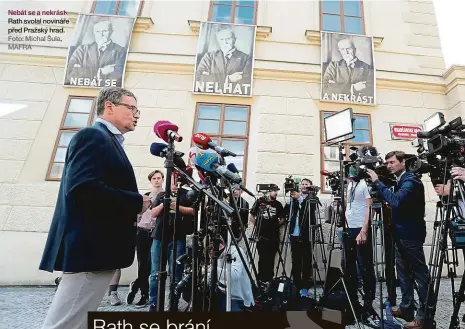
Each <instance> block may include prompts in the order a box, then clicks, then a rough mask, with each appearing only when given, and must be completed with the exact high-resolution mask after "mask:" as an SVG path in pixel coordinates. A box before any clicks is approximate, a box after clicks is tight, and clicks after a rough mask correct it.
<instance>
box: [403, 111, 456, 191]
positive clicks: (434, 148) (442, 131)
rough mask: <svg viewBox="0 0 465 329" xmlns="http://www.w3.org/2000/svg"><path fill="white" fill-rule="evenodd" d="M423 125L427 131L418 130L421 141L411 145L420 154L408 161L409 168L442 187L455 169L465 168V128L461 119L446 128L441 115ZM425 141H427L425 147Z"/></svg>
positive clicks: (438, 114) (429, 119) (432, 117)
mask: <svg viewBox="0 0 465 329" xmlns="http://www.w3.org/2000/svg"><path fill="white" fill-rule="evenodd" d="M424 123H425V131H419V132H418V133H417V136H418V139H416V140H414V141H413V142H412V145H413V146H414V147H416V148H417V155H412V156H411V157H409V158H408V159H407V160H406V168H407V170H408V171H410V172H413V173H416V174H419V175H422V174H426V173H428V174H429V176H430V177H431V182H432V183H433V185H436V184H443V183H445V182H446V181H447V180H448V179H449V178H450V169H451V168H452V167H454V166H459V167H464V165H465V131H464V129H465V125H463V124H462V118H461V117H457V118H455V119H454V120H452V121H450V122H449V123H448V124H447V125H445V123H446V122H445V120H444V114H442V113H440V112H437V113H435V114H433V115H432V116H430V117H429V118H427V119H426V120H425V121H424ZM441 127H442V128H441ZM424 138H428V140H426V148H425V140H424Z"/></svg>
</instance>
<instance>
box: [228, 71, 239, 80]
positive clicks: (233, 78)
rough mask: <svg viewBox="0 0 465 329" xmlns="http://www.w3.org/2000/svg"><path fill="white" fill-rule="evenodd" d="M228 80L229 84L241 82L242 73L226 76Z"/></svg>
mask: <svg viewBox="0 0 465 329" xmlns="http://www.w3.org/2000/svg"><path fill="white" fill-rule="evenodd" d="M228 78H229V81H231V82H237V81H239V80H242V72H236V73H233V74H231V75H228Z"/></svg>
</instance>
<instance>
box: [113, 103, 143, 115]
mask: <svg viewBox="0 0 465 329" xmlns="http://www.w3.org/2000/svg"><path fill="white" fill-rule="evenodd" d="M113 104H114V105H122V106H125V107H126V108H128V109H129V110H131V112H132V114H133V115H139V114H140V111H139V110H138V109H137V106H134V105H129V104H126V103H113Z"/></svg>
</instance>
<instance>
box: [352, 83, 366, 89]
mask: <svg viewBox="0 0 465 329" xmlns="http://www.w3.org/2000/svg"><path fill="white" fill-rule="evenodd" d="M353 86H354V89H355V91H362V90H364V89H366V87H367V82H366V81H360V82H357V83H355V84H354V85H353Z"/></svg>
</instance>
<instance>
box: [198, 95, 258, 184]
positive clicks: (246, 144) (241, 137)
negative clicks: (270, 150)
mask: <svg viewBox="0 0 465 329" xmlns="http://www.w3.org/2000/svg"><path fill="white" fill-rule="evenodd" d="M202 105H206V106H220V107H221V113H220V119H219V120H218V121H219V133H218V134H210V133H209V134H208V136H210V137H211V138H212V139H217V140H218V145H222V141H223V138H224V139H226V140H240V141H244V155H243V157H244V161H243V164H242V181H243V183H244V185H245V183H246V177H247V160H248V157H249V152H248V149H249V137H250V115H251V110H252V106H251V105H245V104H244V105H243V104H229V103H207V102H198V103H197V104H196V106H195V116H194V127H193V134H195V133H196V132H197V122H198V121H199V109H200V106H202ZM226 107H240V108H244V107H245V108H247V112H248V113H247V121H246V128H245V132H246V135H223V134H220V132H221V133H222V132H223V129H224V122H225V120H224V117H225V113H226V110H225V109H226ZM204 120H205V119H204ZM206 120H209V119H206ZM210 120H213V119H210ZM215 121H216V120H215ZM227 121H232V122H244V121H240V120H227ZM244 136H245V137H244ZM192 146H195V145H194V142H193V141H191V147H192Z"/></svg>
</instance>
